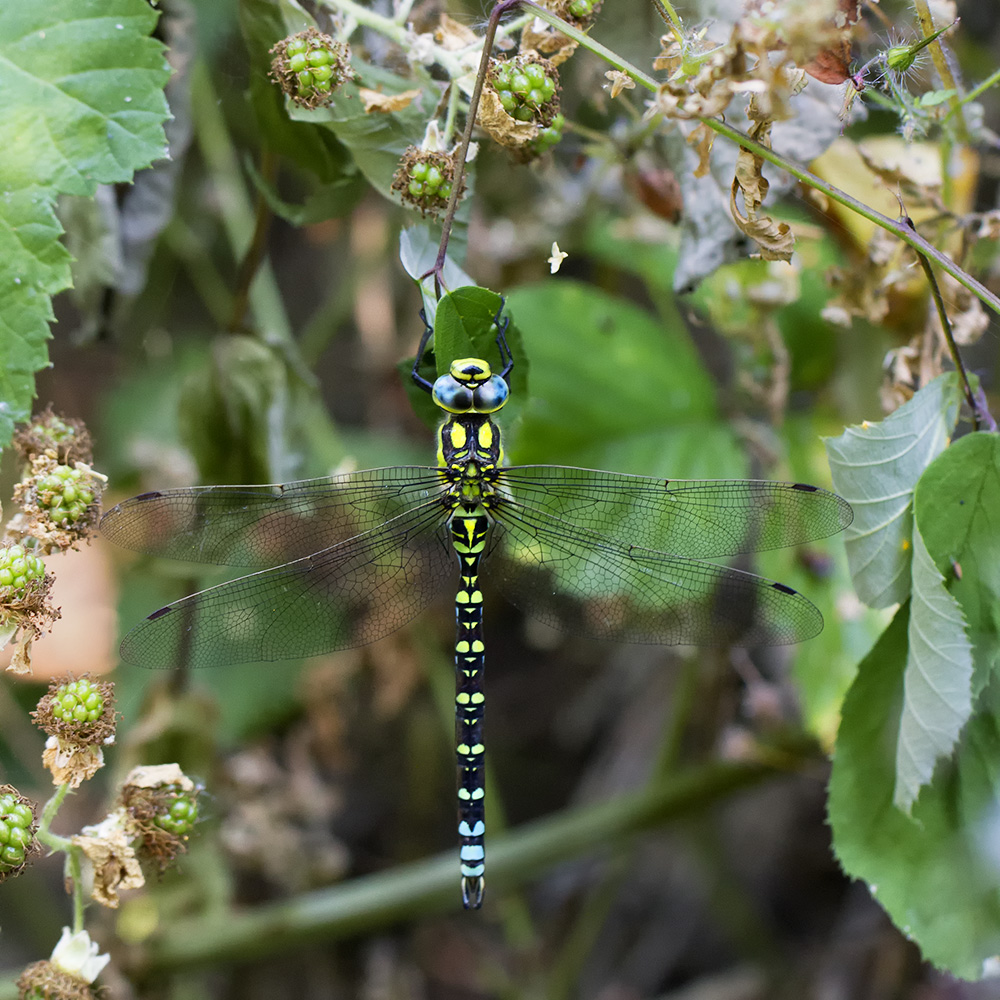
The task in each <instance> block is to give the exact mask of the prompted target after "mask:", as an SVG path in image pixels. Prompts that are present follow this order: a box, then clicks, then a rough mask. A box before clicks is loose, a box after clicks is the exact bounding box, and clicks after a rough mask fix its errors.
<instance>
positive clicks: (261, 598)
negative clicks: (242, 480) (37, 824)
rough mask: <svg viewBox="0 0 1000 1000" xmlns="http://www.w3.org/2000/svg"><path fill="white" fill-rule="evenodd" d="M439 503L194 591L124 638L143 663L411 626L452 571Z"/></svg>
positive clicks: (325, 642) (204, 658) (364, 638)
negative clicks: (298, 556)
mask: <svg viewBox="0 0 1000 1000" xmlns="http://www.w3.org/2000/svg"><path fill="white" fill-rule="evenodd" d="M445 515H446V511H445V510H444V509H443V507H442V506H441V504H439V503H436V502H432V503H425V504H424V505H423V506H422V507H420V508H417V509H414V510H410V511H408V512H407V513H405V514H402V515H400V516H399V517H396V518H394V519H393V520H391V521H388V522H387V523H385V524H383V525H380V526H379V527H378V528H375V529H373V530H371V531H367V532H365V533H363V534H361V535H358V536H356V537H355V538H351V539H348V540H347V541H345V542H341V543H340V544H339V545H335V546H333V547H332V548H329V549H326V550H324V551H323V552H318V553H315V554H314V555H310V556H306V557H304V558H302V559H297V560H295V561H294V562H289V563H286V564H285V565H283V566H277V567H275V568H274V569H269V570H263V571H261V572H259V573H252V574H251V575H249V576H244V577H241V578H240V579H238V580H231V581H229V582H228V583H223V584H220V585H219V586H217V587H211V588H209V589H208V590H203V591H201V592H200V593H198V594H192V595H191V596H190V597H185V598H183V599H182V600H180V601H175V602H174V603H173V604H170V605H167V607H165V608H161V609H160V610H159V611H155V612H154V613H153V614H151V615H150V616H149V617H148V618H147V619H145V621H142V622H140V623H139V624H138V625H137V626H136V627H135V628H134V629H132V631H131V632H129V633H128V635H127V636H126V637H125V639H124V640H123V642H122V646H121V656H122V659H123V660H124V661H126V662H127V663H135V664H137V665H139V666H143V667H174V666H179V665H181V664H186V665H188V666H192V667H208V666H219V665H222V664H226V663H245V662H246V663H251V662H257V661H260V660H288V659H293V658H298V657H303V656H314V655H316V654H319V653H326V652H330V651H331V650H335V649H346V648H349V647H352V646H361V645H364V644H365V643H369V642H374V641H375V640H376V639H380V638H382V637H383V636H385V635H388V634H389V633H390V632H394V631H395V630H396V629H398V628H400V627H401V626H403V625H405V624H406V623H407V622H408V621H410V620H411V619H412V618H414V617H416V615H418V614H419V613H420V611H421V610H422V609H423V608H424V607H426V606H427V605H428V604H429V603H430V602H431V601H432V600H433V599H434V598H435V597H436V596H437V594H439V593H440V591H441V590H442V588H443V587H444V585H445V584H446V583H447V582H448V581H449V580H452V579H454V577H455V576H456V569H457V564H456V561H455V554H454V552H453V550H452V548H451V544H450V536H449V533H448V529H447V525H446V523H445Z"/></svg>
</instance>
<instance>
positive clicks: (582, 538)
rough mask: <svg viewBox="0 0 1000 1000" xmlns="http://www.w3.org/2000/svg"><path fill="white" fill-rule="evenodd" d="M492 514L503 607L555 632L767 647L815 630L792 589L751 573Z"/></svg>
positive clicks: (502, 511) (513, 506) (507, 511)
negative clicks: (515, 609) (507, 603)
mask: <svg viewBox="0 0 1000 1000" xmlns="http://www.w3.org/2000/svg"><path fill="white" fill-rule="evenodd" d="M494 514H495V517H496V524H495V526H494V531H493V539H492V544H491V548H490V552H489V558H490V563H489V572H490V573H491V575H492V577H493V578H494V579H497V580H498V582H499V586H500V588H501V589H502V591H503V593H504V595H505V596H506V597H507V599H508V600H509V601H510V602H511V603H512V604H514V605H515V606H516V607H519V608H520V609H521V610H522V611H524V612H525V613H526V614H529V615H531V616H532V617H534V618H537V619H539V620H540V621H543V622H545V623H546V624H548V625H551V626H552V627H554V628H557V629H561V630H562V631H565V632H571V633H574V634H577V635H583V636H587V637H590V638H595V639H613V640H617V641H620V642H647V643H659V644H663V645H674V644H691V645H698V646H723V645H731V646H772V645H784V644H786V643H793V642H801V641H802V640H804V639H809V638H811V637H812V636H814V635H816V634H817V633H818V632H819V631H820V630H821V629H822V628H823V618H822V615H820V613H819V611H818V610H817V609H816V608H815V607H814V606H813V605H812V604H811V603H810V602H809V601H808V600H806V598H804V597H803V596H802V595H801V594H799V593H798V592H797V591H794V590H792V589H791V588H790V587H785V586H784V585H783V584H780V583H774V582H772V581H770V580H766V579H764V578H763V577H759V576H755V575H754V574H753V573H745V572H742V571H741V570H737V569H733V568H731V567H728V566H719V565H716V564H714V563H711V562H705V561H703V560H701V559H691V558H686V557H682V556H673V555H668V554H666V553H663V552H654V551H652V550H650V549H646V548H641V547H638V546H627V545H622V544H620V543H619V542H617V541H615V540H612V539H608V538H606V537H603V536H601V535H598V534H597V533H595V532H593V531H589V530H587V529H586V528H580V527H578V526H576V525H574V524H570V523H569V522H566V521H561V520H560V519H558V518H555V517H553V516H552V515H551V514H549V513H548V512H547V511H545V510H535V509H533V508H531V507H528V506H527V505H525V504H519V503H517V502H505V503H503V504H501V505H499V507H498V509H497V510H495V511H494Z"/></svg>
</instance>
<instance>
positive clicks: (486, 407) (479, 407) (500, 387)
mask: <svg viewBox="0 0 1000 1000" xmlns="http://www.w3.org/2000/svg"><path fill="white" fill-rule="evenodd" d="M509 394H510V389H508V388H507V383H506V382H505V381H504V380H503V379H502V378H500V376H499V375H493V376H492V377H491V378H490V380H489V382H487V383H486V384H485V385H481V386H480V387H479V388H478V389H476V391H475V392H474V393H473V395H472V406H473V409H474V410H475V411H476V413H494V412H495V411H497V410H499V409H500V407H501V406H503V404H504V403H506V402H507V396H508V395H509Z"/></svg>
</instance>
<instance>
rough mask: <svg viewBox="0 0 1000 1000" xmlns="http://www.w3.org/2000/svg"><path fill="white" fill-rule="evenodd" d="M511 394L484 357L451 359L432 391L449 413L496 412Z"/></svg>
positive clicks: (433, 396)
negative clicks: (449, 365)
mask: <svg viewBox="0 0 1000 1000" xmlns="http://www.w3.org/2000/svg"><path fill="white" fill-rule="evenodd" d="M509 394H510V389H509V388H508V386H507V383H506V382H505V381H504V380H503V379H502V378H501V377H500V376H499V375H494V374H493V371H492V370H491V368H490V366H489V364H487V362H485V361H483V359H482V358H459V359H458V360H457V361H452V363H451V369H450V371H449V372H448V374H447V375H442V376H441V377H440V378H439V379H438V380H437V381H436V382H435V383H434V387H433V389H432V390H431V398H432V399H433V400H434V402H435V403H437V405H438V406H440V407H441V409H442V410H445V411H447V412H448V413H495V412H496V411H497V410H499V409H500V407H501V406H503V404H504V403H506V402H507V397H508V395H509Z"/></svg>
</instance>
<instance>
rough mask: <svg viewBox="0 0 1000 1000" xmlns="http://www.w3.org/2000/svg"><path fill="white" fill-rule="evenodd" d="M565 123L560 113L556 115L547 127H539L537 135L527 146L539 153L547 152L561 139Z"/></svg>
mask: <svg viewBox="0 0 1000 1000" xmlns="http://www.w3.org/2000/svg"><path fill="white" fill-rule="evenodd" d="M565 124H566V119H565V118H564V117H563V116H562V115H561V114H558V115H556V116H555V118H553V119H552V124H551V125H549V127H548V128H543V129H539V132H538V135H536V136H535V138H534V139H532V140H531V142H529V143H528V148H529V149H531V151H532V152H534V153H537V154H539V155H541V154H542V153H546V152H548V151H549V150H550V149H551V148H552V147H553V146H554V145H555V144H556V143H557V142H559V141H560V140H561V139H562V134H563V127H564V126H565Z"/></svg>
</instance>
